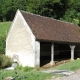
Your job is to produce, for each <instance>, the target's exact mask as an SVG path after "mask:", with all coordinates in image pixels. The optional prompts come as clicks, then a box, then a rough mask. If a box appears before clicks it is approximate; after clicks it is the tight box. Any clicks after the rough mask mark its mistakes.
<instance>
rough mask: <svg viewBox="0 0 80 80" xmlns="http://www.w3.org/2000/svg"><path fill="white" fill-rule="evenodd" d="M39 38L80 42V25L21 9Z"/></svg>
mask: <svg viewBox="0 0 80 80" xmlns="http://www.w3.org/2000/svg"><path fill="white" fill-rule="evenodd" d="M20 12H21V13H22V15H23V17H24V19H25V20H26V22H27V23H28V25H29V26H30V28H31V30H32V31H33V34H34V35H35V36H36V39H37V40H40V41H56V42H72V43H80V27H79V26H78V25H76V24H73V23H69V22H63V21H60V20H56V19H52V18H48V17H43V16H39V15H35V14H32V13H28V12H25V11H20Z"/></svg>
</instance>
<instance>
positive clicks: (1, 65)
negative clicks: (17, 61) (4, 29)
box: [0, 54, 12, 69]
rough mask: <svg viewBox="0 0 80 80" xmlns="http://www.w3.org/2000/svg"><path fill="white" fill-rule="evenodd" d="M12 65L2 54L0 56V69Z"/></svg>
mask: <svg viewBox="0 0 80 80" xmlns="http://www.w3.org/2000/svg"><path fill="white" fill-rule="evenodd" d="M11 65H12V61H11V59H10V58H9V57H7V56H5V55H4V54H0V69H3V68H6V67H10V66H11Z"/></svg>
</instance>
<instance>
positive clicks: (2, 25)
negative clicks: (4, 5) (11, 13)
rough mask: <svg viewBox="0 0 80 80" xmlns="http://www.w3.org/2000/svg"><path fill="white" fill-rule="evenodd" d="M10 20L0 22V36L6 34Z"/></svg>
mask: <svg viewBox="0 0 80 80" xmlns="http://www.w3.org/2000/svg"><path fill="white" fill-rule="evenodd" d="M10 26H11V22H0V36H2V35H7V33H8V31H9V29H10Z"/></svg>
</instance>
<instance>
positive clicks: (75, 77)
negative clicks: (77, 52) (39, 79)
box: [48, 70, 80, 80]
mask: <svg viewBox="0 0 80 80" xmlns="http://www.w3.org/2000/svg"><path fill="white" fill-rule="evenodd" d="M48 80H80V70H78V71H76V72H75V73H74V74H72V75H70V76H63V77H58V78H55V77H54V76H53V77H51V79H48Z"/></svg>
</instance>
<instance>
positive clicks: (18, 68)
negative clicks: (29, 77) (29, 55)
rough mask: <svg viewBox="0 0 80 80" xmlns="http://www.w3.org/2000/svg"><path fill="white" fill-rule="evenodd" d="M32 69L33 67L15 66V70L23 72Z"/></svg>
mask: <svg viewBox="0 0 80 80" xmlns="http://www.w3.org/2000/svg"><path fill="white" fill-rule="evenodd" d="M33 69H34V68H33V67H28V66H25V67H22V66H17V67H16V68H15V70H19V71H24V72H29V71H32V70H33Z"/></svg>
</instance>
